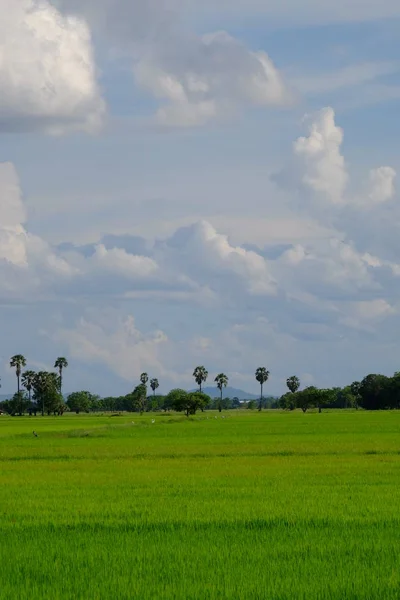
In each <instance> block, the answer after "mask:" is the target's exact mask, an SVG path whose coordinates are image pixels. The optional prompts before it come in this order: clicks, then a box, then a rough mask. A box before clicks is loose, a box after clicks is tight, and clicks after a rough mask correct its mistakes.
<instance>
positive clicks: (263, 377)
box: [256, 367, 269, 411]
mask: <svg viewBox="0 0 400 600" xmlns="http://www.w3.org/2000/svg"><path fill="white" fill-rule="evenodd" d="M268 378H269V371H267V369H266V368H265V367H259V368H258V369H257V371H256V379H257V381H258V383H259V384H260V386H261V396H260V406H259V407H258V410H259V411H261V409H262V401H263V385H264V383H267V381H268Z"/></svg>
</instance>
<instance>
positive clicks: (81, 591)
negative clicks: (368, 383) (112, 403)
mask: <svg viewBox="0 0 400 600" xmlns="http://www.w3.org/2000/svg"><path fill="white" fill-rule="evenodd" d="M207 417H208V418H207ZM215 417H217V418H215ZM224 417H225V418H221V416H220V415H219V414H216V413H204V414H198V415H197V416H196V417H193V418H191V419H186V418H185V417H183V416H180V415H170V416H169V415H155V416H154V415H144V416H142V417H140V416H138V415H136V414H135V415H123V416H117V417H111V416H108V415H107V416H97V415H88V416H86V415H85V416H77V415H64V416H63V417H44V418H42V417H37V418H28V417H23V418H18V417H14V418H12V417H7V416H2V417H0V536H1V538H0V539H1V544H0V598H1V599H7V600H18V599H21V600H22V599H23V600H25V599H30V600H44V599H45V600H47V599H49V600H50V599H51V600H57V599H63V600H64V599H71V600H79V599H90V600H97V599H98V600H100V599H113V600H119V599H126V600H128V599H129V600H131V599H138V600H147V599H156V600H163V599H166V600H167V599H168V600H170V599H176V600H185V599H190V600H195V599H196V600H203V599H204V600H208V599H210V600H211V599H212V600H224V599H230V600H247V599H254V600H256V599H257V600H258V599H259V600H264V599H273V600H297V599H299V600H300V599H301V600H316V599H321V600H333V599H335V600H345V599H352V600H353V599H354V600H356V599H357V600H359V599H365V600H367V599H368V600H372V599H377V600H378V599H379V600H389V599H390V600H398V599H399V598H400V413H398V412H378V413H367V412H363V411H359V412H352V411H338V412H334V411H332V412H330V411H326V412H323V413H322V414H317V413H316V412H312V413H307V414H305V415H304V414H302V413H300V412H294V413H283V412H282V413H281V412H279V411H270V412H263V413H261V414H259V413H258V412H252V411H232V412H226V413H224ZM152 419H154V420H155V423H152ZM33 430H35V431H36V432H37V433H38V437H37V438H36V437H34V435H33V434H32V431H33Z"/></svg>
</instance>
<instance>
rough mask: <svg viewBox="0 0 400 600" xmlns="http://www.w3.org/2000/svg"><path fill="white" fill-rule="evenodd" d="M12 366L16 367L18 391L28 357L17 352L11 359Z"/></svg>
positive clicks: (18, 390)
mask: <svg viewBox="0 0 400 600" xmlns="http://www.w3.org/2000/svg"><path fill="white" fill-rule="evenodd" d="M10 367H11V368H14V369H15V374H16V376H17V393H18V394H19V392H20V377H21V371H22V369H23V367H26V358H25V356H23V355H22V354H16V355H15V356H13V357H12V358H11V359H10Z"/></svg>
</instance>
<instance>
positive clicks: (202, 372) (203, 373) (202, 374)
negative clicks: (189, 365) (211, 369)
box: [193, 367, 208, 392]
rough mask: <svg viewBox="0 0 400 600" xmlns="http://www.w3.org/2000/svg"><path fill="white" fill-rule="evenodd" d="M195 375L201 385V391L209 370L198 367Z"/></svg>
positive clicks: (196, 380)
mask: <svg viewBox="0 0 400 600" xmlns="http://www.w3.org/2000/svg"><path fill="white" fill-rule="evenodd" d="M193 377H194V380H195V382H196V383H197V385H198V386H199V392H201V390H202V386H203V384H204V383H206V381H207V377H208V371H207V369H206V368H205V367H196V368H195V370H194V371H193Z"/></svg>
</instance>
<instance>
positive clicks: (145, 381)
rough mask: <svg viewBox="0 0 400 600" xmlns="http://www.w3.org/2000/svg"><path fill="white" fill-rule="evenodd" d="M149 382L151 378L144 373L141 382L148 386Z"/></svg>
mask: <svg viewBox="0 0 400 600" xmlns="http://www.w3.org/2000/svg"><path fill="white" fill-rule="evenodd" d="M148 380H149V376H148V375H147V373H142V374H141V376H140V381H141V382H142V384H143V385H146V386H147V382H148Z"/></svg>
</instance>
